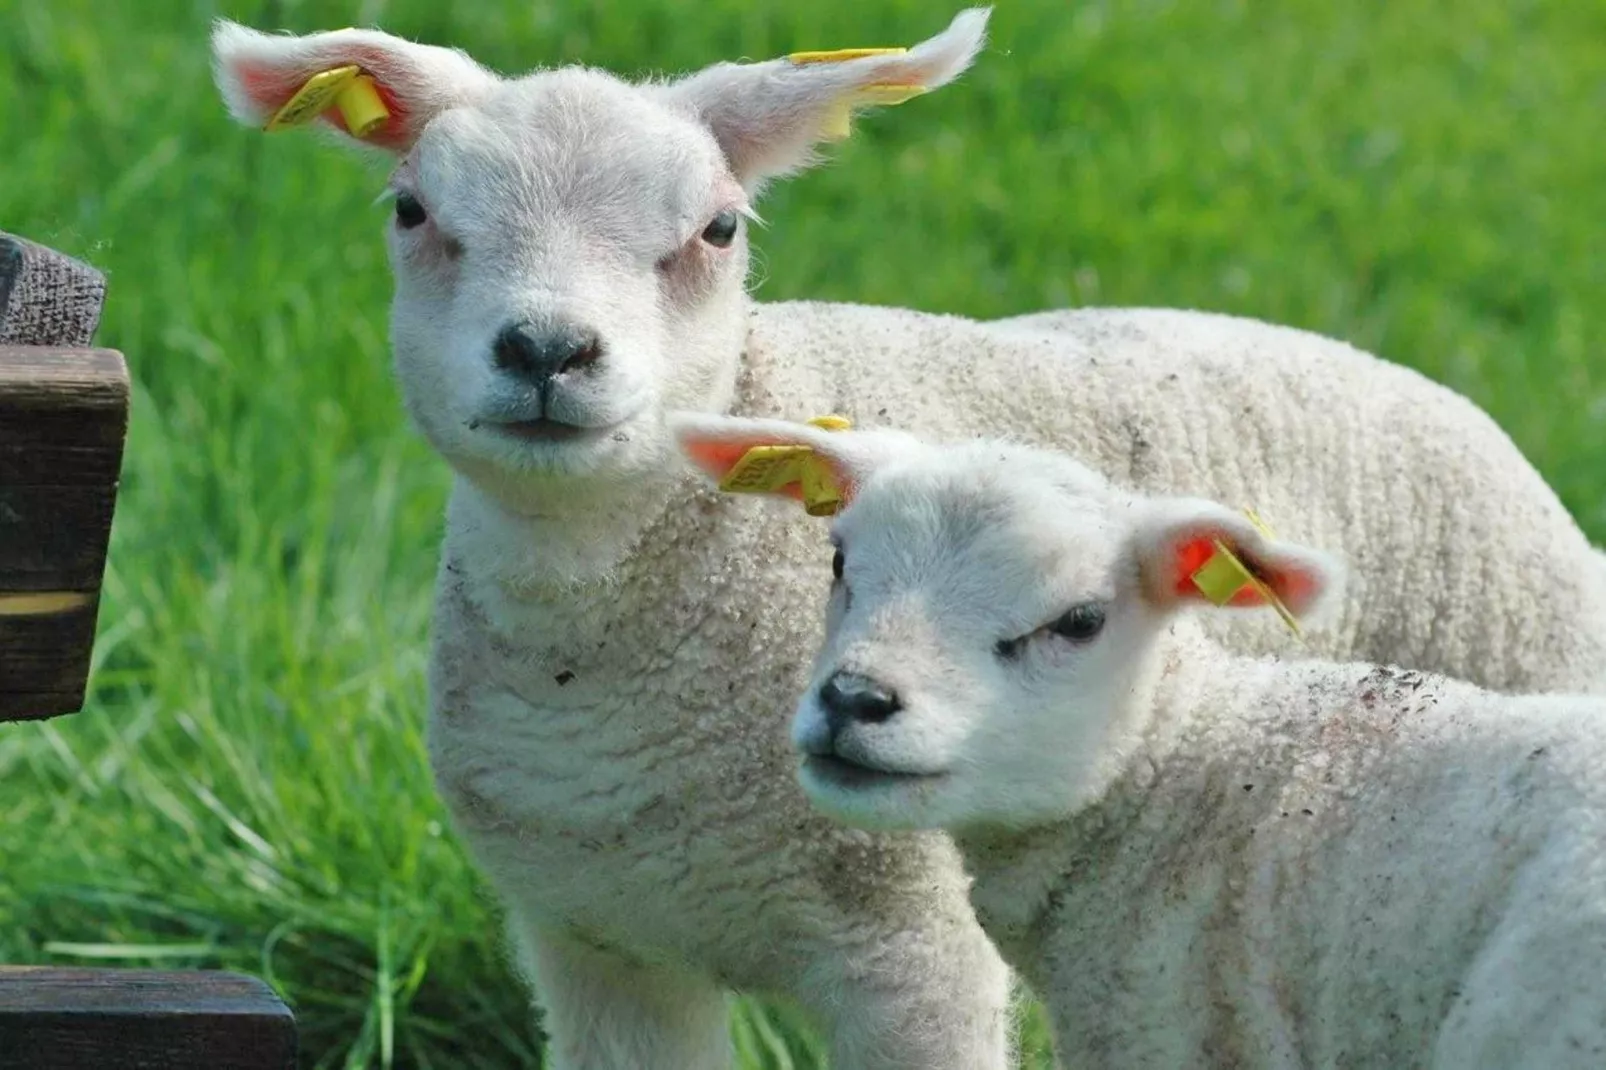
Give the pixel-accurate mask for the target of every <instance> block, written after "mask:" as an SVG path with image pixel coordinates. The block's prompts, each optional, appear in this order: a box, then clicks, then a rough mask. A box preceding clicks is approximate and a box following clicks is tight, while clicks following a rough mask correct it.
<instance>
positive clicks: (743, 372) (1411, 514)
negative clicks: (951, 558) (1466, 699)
mask: <svg viewBox="0 0 1606 1070" xmlns="http://www.w3.org/2000/svg"><path fill="white" fill-rule="evenodd" d="M985 24H986V13H985V12H984V11H971V12H967V13H963V14H960V15H959V16H958V17H957V18H956V19H955V20H954V21H953V23H952V25H950V26H949V27H948V29H947V30H946V31H944V32H942V33H940V34H938V35H937V36H935V37H933V38H931V39H930V40H928V41H926V42H924V43H923V44H920V45H917V46H915V47H913V48H911V49H910V50H908V51H907V52H901V53H892V54H873V55H868V56H859V57H856V58H844V57H843V56H841V55H835V56H826V57H823V58H822V57H818V56H814V57H800V59H799V60H796V61H794V60H792V59H789V58H782V59H774V60H768V61H764V62H757V63H747V64H729V63H722V64H716V65H714V66H712V67H709V68H707V69H705V70H702V71H699V72H696V73H693V74H691V75H689V76H687V77H683V78H677V79H659V80H653V81H645V82H627V81H625V80H623V79H620V78H617V77H615V76H613V75H611V74H608V73H606V72H602V71H598V70H592V69H586V68H580V67H565V68H561V69H556V70H547V71H540V72H536V73H532V74H529V75H526V76H524V77H520V78H504V77H501V76H499V75H497V74H493V73H492V72H490V71H488V70H486V69H484V68H483V67H481V66H480V65H478V64H476V63H475V62H473V61H472V60H471V59H470V58H469V57H467V56H466V55H464V54H462V53H460V52H456V51H453V50H450V49H446V48H441V47H436V46H429V45H423V44H416V43H412V42H408V41H404V40H401V39H399V38H397V37H394V36H391V35H387V34H384V33H381V32H378V31H367V30H342V31H336V32H331V33H315V34H310V35H307V36H285V35H265V34H261V33H257V32H255V31H252V30H248V29H246V28H244V27H241V26H238V25H235V24H232V23H220V24H219V25H218V27H217V29H216V31H215V34H214V38H213V47H214V58H215V65H216V74H217V80H218V84H219V86H220V88H221V91H222V94H223V96H224V98H225V100H226V101H227V102H228V105H229V107H230V109H231V111H232V113H233V114H234V115H235V116H236V117H237V118H238V119H240V120H242V121H244V122H246V123H249V124H251V125H257V126H260V125H261V124H262V123H264V121H266V120H268V119H269V118H270V117H279V119H280V122H277V123H275V125H282V123H283V122H294V121H299V120H309V121H311V122H313V123H315V124H316V126H317V127H318V128H320V129H323V130H325V131H327V132H328V133H330V134H331V135H332V137H333V138H334V139H336V140H338V141H340V142H342V143H344V144H348V145H356V146H370V147H373V148H375V149H377V150H379V151H380V152H381V153H388V154H389V155H390V156H391V157H392V158H393V159H394V161H395V168H394V172H393V173H392V174H391V176H390V179H389V189H390V191H391V193H392V195H393V200H394V204H393V208H394V220H393V222H392V223H391V224H390V226H389V227H388V229H387V237H386V241H387V243H388V248H389V253H390V258H391V262H392V265H393V270H394V274H395V278H396V290H395V300H394V303H393V308H392V338H393V342H394V350H395V360H396V369H397V373H398V378H399V381H400V385H401V389H402V393H403V396H404V398H405V400H406V404H407V407H408V409H409V411H410V413H411V415H412V417H413V419H414V422H415V423H416V425H417V426H418V427H419V428H420V429H421V431H422V433H423V434H424V435H425V436H426V438H427V439H428V440H429V441H430V442H431V443H432V444H433V446H434V447H435V448H436V450H437V451H438V452H439V453H440V455H441V456H442V457H443V458H444V459H445V460H446V461H447V463H448V464H449V465H450V466H451V468H452V469H453V471H454V473H455V477H456V478H455V483H454V489H453V491H452V495H451V502H450V505H449V507H448V508H449V512H448V517H447V532H446V537H445V545H444V548H443V551H442V554H441V567H440V571H439V575H438V583H437V604H436V611H435V618H434V638H433V644H434V649H433V652H432V655H431V669H430V704H431V710H432V712H431V726H430V751H431V761H432V764H433V768H434V771H435V775H436V781H437V784H438V785H439V789H440V792H441V794H442V796H443V798H444V799H445V800H446V802H447V804H448V806H449V807H450V809H451V811H452V813H453V816H454V826H455V830H456V833H457V835H458V836H459V837H460V838H461V840H462V842H463V843H465V844H466V846H467V848H468V849H469V850H470V851H471V852H472V854H473V855H474V857H475V858H476V859H477V861H478V863H479V864H480V865H481V866H482V868H483V869H484V871H485V872H486V873H487V874H488V876H489V878H490V879H491V880H492V881H493V883H494V884H495V886H496V887H497V888H498V890H499V893H500V897H501V899H502V902H503V904H504V906H505V907H506V913H507V919H508V927H509V931H510V933H511V936H512V939H513V941H514V942H515V944H516V945H517V946H518V947H519V949H520V951H519V956H520V960H521V962H522V964H523V969H524V970H525V972H526V973H528V974H529V975H530V976H531V977H532V978H533V982H534V987H535V989H536V990H537V993H538V999H539V1001H540V1003H541V1004H542V1005H543V1007H544V1025H545V1028H546V1030H547V1032H548V1034H549V1036H550V1043H551V1051H552V1061H553V1065H554V1066H556V1067H558V1068H559V1070H568V1068H574V1067H588V1068H592V1067H616V1066H617V1067H639V1066H652V1067H655V1068H668V1070H676V1068H679V1067H697V1068H699V1070H701V1068H704V1067H717V1066H719V1065H722V1064H723V1063H724V1061H725V1060H726V1059H727V1057H728V1054H727V1051H726V1049H727V1046H728V1039H727V1036H726V1030H725V1011H724V1008H725V1003H724V997H723V993H724V991H725V990H726V989H727V988H728V987H736V988H740V989H745V990H749V991H764V992H779V993H782V994H785V995H787V996H790V997H791V998H793V999H794V1000H795V1001H796V1002H798V1003H800V1004H801V1005H803V1006H804V1007H806V1008H809V1009H811V1010H812V1011H813V1012H814V1014H815V1015H816V1016H817V1018H818V1020H819V1022H820V1023H821V1025H822V1027H823V1031H824V1033H825V1035H826V1036H828V1037H829V1038H830V1040H829V1043H830V1050H831V1052H832V1058H833V1065H835V1066H837V1067H840V1068H848V1070H853V1068H882V1067H906V1066H907V1067H920V1068H922V1070H961V1068H962V1070H993V1068H997V1067H1000V1066H1004V1065H1006V1064H1007V1061H1008V1052H1007V1049H1008V1044H1007V1034H1008V1015H1007V1006H1008V999H1009V976H1008V973H1007V971H1006V969H1005V967H1004V965H1003V963H1002V961H1001V960H1000V959H999V957H998V955H997V953H996V951H995V950H994V949H993V948H992V946H991V944H990V943H989V942H988V941H987V939H986V936H985V934H984V933H983V932H982V931H981V929H980V928H979V926H978V925H977V923H976V920H975V917H974V914H973V912H972V911H971V908H970V905H969V902H968V899H967V896H966V891H965V887H966V885H965V879H964V877H963V874H962V871H961V869H960V867H959V862H958V856H957V853H956V851H955V848H954V846H953V844H952V842H951V841H950V840H949V839H948V838H947V837H945V836H942V835H939V834H917V835H880V834H865V833H860V832H854V831H850V830H844V829H841V828H839V827H837V826H836V825H835V824H834V823H832V822H829V821H827V820H825V819H824V818H822V817H820V816H819V815H817V814H815V813H813V812H812V811H811V809H810V808H809V806H808V804H807V801H806V799H805V798H804V797H803V795H802V793H801V792H800V791H799V790H798V788H797V786H796V784H795V782H794V780H793V777H792V775H791V772H790V769H791V764H792V762H791V757H790V749H789V747H788V744H787V742H786V735H785V730H784V727H783V723H784V719H785V714H786V711H788V710H789V709H790V708H791V706H792V705H793V702H794V700H795V697H796V695H797V694H798V692H799V691H800V690H801V688H802V686H803V683H804V680H805V676H806V671H807V656H806V652H807V651H809V650H810V649H812V648H813V646H814V644H815V643H816V642H817V640H818V637H819V631H818V628H819V625H818V622H817V621H816V619H815V614H814V612H813V595H812V591H813V584H814V577H815V576H816V575H817V573H818V572H819V570H821V569H823V568H824V566H825V563H826V562H827V561H828V560H829V552H828V550H827V549H826V548H825V545H824V541H823V539H824V536H823V533H822V532H821V530H820V527H819V525H818V524H817V523H815V522H810V521H808V520H807V519H806V518H803V517H797V518H792V517H778V516H776V515H775V514H774V511H773V510H767V509H763V508H759V507H757V506H756V505H755V503H753V502H750V501H747V500H736V501H731V500H727V499H725V498H724V497H723V496H720V495H718V494H716V493H714V492H712V491H708V490H706V489H705V488H703V487H702V486H701V485H700V483H699V482H698V480H697V479H696V478H695V477H694V476H692V475H691V474H689V473H686V472H685V471H684V469H683V466H682V465H681V463H680V460H679V455H678V453H677V451H676V449H675V445H674V441H673V438H672V436H671V435H670V433H669V430H668V422H667V417H666V414H667V413H669V412H670V411H673V410H681V409H689V410H699V411H704V412H710V413H719V412H736V413H742V414H747V415H754V416H803V415H812V414H816V413H825V412H832V411H837V412H841V413H843V414H845V415H846V416H848V417H850V418H852V419H854V420H857V421H861V422H862V421H864V420H868V419H878V418H879V419H883V420H886V421H888V422H893V423H898V424H902V425H905V426H908V427H911V428H914V429H918V430H923V431H925V432H928V433H933V434H942V435H949V436H953V435H968V434H972V433H982V432H988V431H993V432H996V431H999V430H1001V429H1003V428H1005V427H1012V428H1017V429H1018V430H1019V433H1021V434H1022V435H1025V436H1028V437H1033V438H1036V439H1038V440H1040V441H1042V442H1044V443H1052V444H1056V445H1058V446H1060V447H1063V448H1065V449H1069V450H1071V451H1072V452H1074V453H1076V454H1077V455H1079V456H1081V457H1082V458H1083V459H1084V460H1086V461H1088V462H1089V463H1091V464H1093V465H1094V466H1095V467H1097V468H1099V469H1101V470H1103V471H1106V472H1108V473H1109V474H1111V475H1114V476H1119V477H1122V478H1128V479H1133V480H1135V481H1136V482H1137V483H1139V484H1141V485H1144V486H1147V487H1150V488H1152V489H1156V490H1166V489H1187V490H1190V491H1191V492H1197V493H1210V494H1213V495H1215V496H1217V497H1222V498H1226V499H1230V500H1235V501H1237V500H1241V501H1252V502H1254V503H1256V504H1257V505H1258V506H1259V507H1260V508H1261V509H1262V511H1263V512H1264V513H1265V514H1266V516H1267V517H1268V519H1269V520H1270V521H1271V522H1273V523H1276V524H1281V525H1283V526H1285V527H1287V528H1288V529H1289V531H1290V532H1291V533H1292V534H1298V535H1301V536H1304V537H1307V538H1310V539H1313V540H1318V541H1320V542H1322V543H1325V544H1327V545H1331V546H1334V547H1335V548H1337V549H1339V550H1341V551H1344V552H1346V553H1348V554H1351V555H1352V556H1354V557H1355V558H1356V559H1357V562H1358V565H1359V571H1360V574H1361V582H1359V583H1357V584H1356V586H1355V593H1353V594H1352V595H1351V596H1350V598H1349V599H1348V600H1347V601H1346V603H1345V605H1344V607H1343V611H1342V612H1341V613H1340V614H1339V615H1338V617H1337V623H1336V624H1335V625H1334V626H1333V627H1332V628H1330V629H1328V630H1326V631H1322V632H1320V633H1316V632H1313V633H1312V637H1311V638H1312V643H1313V645H1314V646H1315V648H1316V649H1317V650H1318V651H1322V652H1325V653H1328V654H1337V655H1351V654H1359V655H1363V656H1379V655H1383V654H1389V655H1392V656H1394V657H1397V658H1398V659H1400V660H1403V661H1404V662H1405V663H1407V664H1412V665H1414V666H1415V667H1419V668H1433V669H1438V670H1443V671H1448V672H1452V673H1457V674H1460V675H1464V676H1470V677H1472V678H1474V679H1478V680H1480V681H1482V682H1484V683H1487V684H1491V685H1493V686H1496V687H1503V688H1533V687H1558V688H1559V687H1577V686H1582V685H1583V684H1584V683H1585V682H1586V681H1591V680H1593V679H1594V677H1595V676H1596V675H1597V674H1598V673H1599V672H1600V671H1601V669H1602V668H1603V667H1606V630H1603V629H1600V628H1593V629H1591V628H1590V627H1586V624H1588V623H1589V622H1592V621H1596V620H1602V619H1606V589H1603V588H1606V567H1602V566H1601V565H1600V563H1599V561H1598V560H1596V559H1595V557H1594V555H1593V553H1592V551H1591V550H1590V548H1589V546H1588V544H1587V542H1586V540H1585V539H1584V538H1583V537H1582V535H1581V534H1580V533H1579V531H1578V530H1577V528H1576V526H1575V525H1574V524H1573V522H1572V520H1571V519H1570V518H1569V517H1568V516H1567V514H1566V512H1565V511H1564V509H1563V508H1562V507H1561V505H1560V503H1559V502H1558V501H1557V500H1556V498H1555V496H1554V495H1553V494H1552V492H1551V491H1550V489H1549V488H1548V487H1546V486H1545V484H1544V482H1543V481H1542V480H1541V479H1540V478H1539V476H1538V475H1537V474H1536V473H1535V472H1534V471H1533V470H1532V468H1531V467H1530V466H1529V465H1528V464H1527V463H1526V462H1525V461H1524V459H1523V458H1522V457H1521V455H1520V454H1519V453H1518V451H1517V450H1516V449H1515V448H1514V447H1513V445H1512V443H1511V442H1510V441H1509V440H1508V439H1507V437H1506V436H1505V435H1504V434H1503V433H1502V432H1501V431H1500V430H1499V429H1498V428H1497V427H1496V426H1495V425H1494V423H1493V422H1492V421H1490V420H1489V419H1488V418H1487V417H1486V416H1485V415H1483V414H1482V413H1481V412H1479V411H1478V410H1477V409H1476V408H1475V407H1474V406H1472V405H1471V404H1470V403H1468V402H1466V401H1464V400H1463V399H1461V398H1459V397H1457V396H1455V395H1454V394H1452V393H1450V392H1449V391H1446V390H1443V389H1441V388H1439V387H1437V386H1435V385H1433V384H1432V383H1429V382H1428V381H1426V380H1425V379H1423V378H1421V377H1420V376H1417V375H1415V374H1414V373H1412V372H1409V371H1406V370H1404V369H1402V368H1399V367H1397V366H1394V365H1390V364H1386V363H1384V362H1382V361H1379V360H1377V359H1375V358H1373V357H1370V356H1367V355H1365V354H1362V353H1360V352H1358V351H1356V350H1354V349H1351V348H1350V347H1348V346H1346V345H1343V344H1341V343H1338V342H1334V341H1329V340H1326V339H1322V338H1318V337H1315V336H1312V335H1309V334H1305V333H1300V332H1297V331H1291V330H1286V329H1280V328H1276V327H1271V326H1267V325H1264V324H1259V323H1253V322H1248V321H1245V320H1239V319H1230V318H1226V317H1220V316H1212V315H1205V314H1197V313H1186V312H1166V311H1141V310H1140V311H1077V312H1066V313H1062V314H1057V315H1054V316H1051V317H1048V318H1028V319H1024V320H1020V321H1014V322H1011V321H1003V322H1002V323H996V322H995V323H978V322H973V321H968V320H964V319H960V318H955V317H948V316H936V315H922V314H918V313H915V312H911V311H904V310H897V309H883V308H867V307H861V306H853V305H834V304H817V303H808V302H803V303H786V304H760V303H755V302H753V301H751V300H750V299H749V297H748V295H747V293H746V291H745V289H744V280H745V277H746V273H747V265H748V256H749V245H748V242H749V225H750V224H751V222H752V220H753V218H754V212H755V207H754V206H755V205H756V204H757V203H758V196H759V193H760V190H761V188H762V187H763V186H764V184H765V183H766V181H768V180H771V179H775V178H777V177H779V176H781V175H782V174H785V173H787V172H790V171H794V170H797V169H799V168H801V167H803V166H804V165H805V164H807V163H808V162H809V160H810V158H811V157H812V156H813V155H814V153H815V150H816V146H818V145H819V144H821V143H822V142H823V141H825V140H827V139H829V138H832V137H836V136H839V135H840V133H841V131H842V122H843V118H844V113H845V112H852V111H855V110H862V109H863V108H864V107H866V106H868V105H870V104H875V103H889V102H891V101H892V100H894V99H897V98H898V97H900V96H907V95H909V94H911V93H914V92H916V91H917V90H918V89H921V88H924V89H936V88H937V87H939V86H941V85H943V84H945V83H947V82H949V81H952V80H953V79H954V78H956V77H958V76H959V75H960V73H961V72H962V71H963V70H964V69H965V68H966V67H967V66H968V65H969V64H970V62H971V60H972V57H973V56H974V55H975V54H976V52H977V50H978V49H979V48H980V47H981V44H982V39H983V35H984V30H985ZM822 43H823V44H829V43H830V42H808V44H822ZM328 71H334V72H335V73H334V74H331V75H329V76H328V77H326V78H323V79H322V80H321V81H319V82H317V83H316V84H315V85H314V86H313V88H312V89H311V90H310V91H308V92H307V93H301V88H300V87H304V86H305V85H306V84H307V83H308V82H309V81H310V80H311V79H313V78H314V77H317V76H319V75H320V74H321V73H322V72H328ZM295 94H299V99H298V100H297V101H296V103H295V107H293V108H291V109H289V110H288V111H286V110H284V105H286V104H287V103H289V102H290V99H291V98H292V95H295ZM331 102H333V103H332V104H331ZM902 106H903V107H904V108H905V109H914V108H921V107H926V106H928V105H927V102H926V101H923V100H917V101H914V102H911V103H907V104H904V105H902ZM275 136H280V135H275ZM283 136H290V135H283ZM1435 572H1437V573H1438V576H1437V578H1435V579H1434V580H1433V582H1431V583H1430V582H1427V581H1426V580H1424V579H1423V577H1424V576H1427V575H1432V574H1434V573H1435ZM1228 634H1229V638H1231V639H1232V641H1233V642H1234V643H1235V644H1236V645H1237V646H1238V647H1239V648H1240V649H1244V650H1257V649H1273V648H1274V647H1273V644H1276V643H1278V642H1280V640H1279V637H1278V636H1277V634H1276V633H1275V631H1272V630H1271V629H1258V630H1257V626H1255V625H1254V624H1253V623H1251V624H1250V625H1249V626H1244V627H1238V628H1234V629H1230V630H1228Z"/></svg>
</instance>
